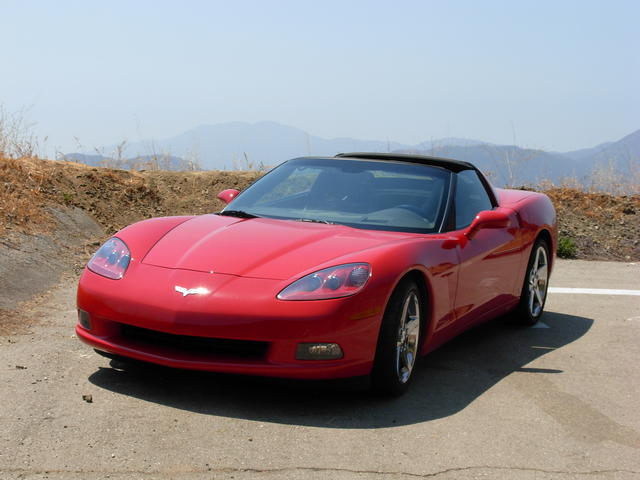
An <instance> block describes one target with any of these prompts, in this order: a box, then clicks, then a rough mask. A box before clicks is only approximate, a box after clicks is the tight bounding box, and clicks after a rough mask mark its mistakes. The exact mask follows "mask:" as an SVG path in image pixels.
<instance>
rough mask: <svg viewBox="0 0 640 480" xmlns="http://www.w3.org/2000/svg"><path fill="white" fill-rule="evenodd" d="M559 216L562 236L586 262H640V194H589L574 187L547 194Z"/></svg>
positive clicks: (548, 190) (547, 191) (555, 189)
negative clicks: (571, 243) (573, 245)
mask: <svg viewBox="0 0 640 480" xmlns="http://www.w3.org/2000/svg"><path fill="white" fill-rule="evenodd" d="M544 193H545V194H547V195H548V196H549V198H551V201H552V202H553V204H554V205H555V207H556V212H557V215H558V229H559V233H560V236H561V237H564V238H566V239H570V240H571V241H573V242H574V243H575V245H576V255H575V256H576V258H580V259H583V260H619V261H634V262H636V261H640V195H624V196H616V195H609V194H606V193H585V192H582V191H580V190H576V189H573V188H551V189H547V190H545V191H544Z"/></svg>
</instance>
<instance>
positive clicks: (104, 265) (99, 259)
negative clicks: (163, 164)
mask: <svg viewBox="0 0 640 480" xmlns="http://www.w3.org/2000/svg"><path fill="white" fill-rule="evenodd" d="M218 198H220V199H222V200H223V201H225V202H226V203H227V206H226V207H225V208H224V209H223V210H222V211H221V212H218V213H212V214H207V215H200V216H181V217H163V218H153V219H149V220H144V221H142V222H138V223H136V224H133V225H130V226H128V227H126V228H124V229H123V230H121V231H119V232H118V233H116V235H115V236H113V237H112V238H111V239H109V240H108V241H107V242H106V243H105V244H104V245H103V246H102V247H101V248H100V249H99V250H98V251H97V252H96V253H95V255H94V256H93V257H92V258H91V260H90V261H89V262H88V264H87V266H86V268H85V269H84V272H83V274H82V276H81V278H80V282H79V285H78V295H77V304H78V323H77V325H76V334H77V336H78V337H79V338H80V340H82V341H84V342H86V343H87V344H89V345H90V346H92V347H93V348H94V349H96V351H97V352H98V353H101V354H103V355H105V356H109V357H117V358H125V359H126V358H129V359H136V360H142V361H146V362H151V363H156V364H161V365H165V366H169V367H175V368H182V369H194V370H208V371H217V372H228V373H237V374H249V375H263V376H275V377H288V378H305V379H329V378H343V377H356V376H367V377H368V378H370V380H371V385H372V386H373V387H374V388H375V389H377V390H378V391H380V392H384V393H387V394H392V395H398V394H401V393H403V392H404V391H405V390H406V389H407V387H408V386H409V385H410V383H411V380H412V379H413V378H414V375H413V373H414V371H415V367H416V358H417V357H418V356H419V355H423V354H426V353H428V352H430V351H432V350H434V349H435V348H437V347H438V346H440V345H442V344H443V343H445V342H446V341H448V340H449V339H451V338H453V337H454V336H456V335H457V334H459V333H461V332H462V331H464V330H466V329H468V328H470V327H472V326H474V325H477V324H479V323H482V322H485V321H487V320H490V319H492V318H494V317H497V316H499V315H503V314H510V315H511V316H512V317H513V318H514V319H515V320H516V321H518V322H520V323H521V324H524V325H532V324H534V323H535V322H537V321H538V319H539V318H540V316H541V315H542V312H543V308H544V304H545V300H546V294H547V285H548V280H549V275H550V274H551V269H552V266H553V260H554V257H555V255H554V254H555V250H556V244H557V227H556V216H555V211H554V208H553V206H552V204H551V202H550V201H549V199H548V198H547V197H546V196H545V195H543V194H540V193H535V192H530V191H521V190H507V189H497V188H493V187H492V186H491V185H490V184H489V182H488V181H487V179H486V178H485V177H484V176H483V175H482V173H481V172H480V171H479V170H478V169H477V168H475V167H474V166H473V165H472V164H471V163H467V162H462V161H456V160H449V159H443V158H435V157H424V156H417V155H400V154H379V153H347V154H339V155H337V156H336V157H322V158H321V157H302V158H296V159H293V160H289V161H286V162H284V163H282V164H281V165H280V166H278V167H276V168H274V169H273V170H271V171H270V172H269V173H267V174H266V175H265V176H263V177H262V178H260V179H259V180H258V181H256V182H255V183H254V184H253V185H251V186H250V187H249V188H247V189H246V190H245V191H243V192H242V193H240V192H238V191H236V190H231V189H229V190H225V191H223V192H221V193H220V194H219V195H218Z"/></svg>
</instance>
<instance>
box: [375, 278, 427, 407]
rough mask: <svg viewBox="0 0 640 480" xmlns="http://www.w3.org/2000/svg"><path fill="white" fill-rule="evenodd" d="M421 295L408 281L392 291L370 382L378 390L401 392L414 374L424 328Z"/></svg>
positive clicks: (382, 391) (396, 393)
mask: <svg viewBox="0 0 640 480" xmlns="http://www.w3.org/2000/svg"><path fill="white" fill-rule="evenodd" d="M423 305H424V302H423V294H422V292H421V291H420V289H419V288H418V286H417V285H416V284H415V282H413V281H410V280H405V281H403V282H402V283H400V285H398V287H397V288H396V289H395V290H394V292H393V294H392V295H391V299H390V300H389V304H388V305H387V309H386V311H385V313H384V317H383V319H382V325H381V327H380V335H379V337H378V346H377V349H376V358H375V363H374V367H373V374H372V385H373V388H374V390H376V391H377V392H379V393H382V394H385V395H391V396H399V395H402V394H403V393H404V392H405V391H406V390H407V388H408V387H409V384H410V383H411V380H412V379H413V377H414V372H415V365H416V359H417V357H418V353H419V347H420V340H421V337H422V335H421V334H422V331H423V325H424V321H423Z"/></svg>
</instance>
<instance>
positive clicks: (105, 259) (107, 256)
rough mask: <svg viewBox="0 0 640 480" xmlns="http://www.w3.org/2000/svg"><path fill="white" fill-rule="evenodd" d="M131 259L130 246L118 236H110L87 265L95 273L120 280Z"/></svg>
mask: <svg viewBox="0 0 640 480" xmlns="http://www.w3.org/2000/svg"><path fill="white" fill-rule="evenodd" d="M130 261H131V252H130V251H129V247H127V245H126V244H125V243H124V242H123V241H122V240H120V239H119V238H117V237H113V238H110V239H109V240H107V241H106V243H105V244H104V245H102V247H100V249H99V250H98V251H97V252H96V253H95V254H94V255H93V257H91V260H89V263H87V267H88V268H89V270H91V271H92V272H93V273H97V274H98V275H102V276H103V277H107V278H111V279H113V280H120V279H121V278H122V277H123V276H124V272H126V271H127V267H128V266H129V262H130Z"/></svg>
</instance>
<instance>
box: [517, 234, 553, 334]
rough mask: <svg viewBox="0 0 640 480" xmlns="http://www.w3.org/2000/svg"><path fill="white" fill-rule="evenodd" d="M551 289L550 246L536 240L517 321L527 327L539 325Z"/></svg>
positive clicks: (528, 266) (523, 287) (521, 295)
mask: <svg viewBox="0 0 640 480" xmlns="http://www.w3.org/2000/svg"><path fill="white" fill-rule="evenodd" d="M548 288H549V246H548V245H547V242H545V241H544V240H542V239H538V240H536V242H535V243H534V245H533V248H532V249H531V256H530V257H529V263H528V265H527V273H526V275H525V277H524V285H523V286H522V292H521V294H520V303H519V304H518V307H517V308H516V310H515V312H514V314H515V320H516V321H517V322H518V323H519V324H521V325H525V326H532V325H535V324H536V323H538V320H539V319H540V317H541V316H542V312H543V310H544V304H545V302H546V301H547V289H548Z"/></svg>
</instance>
